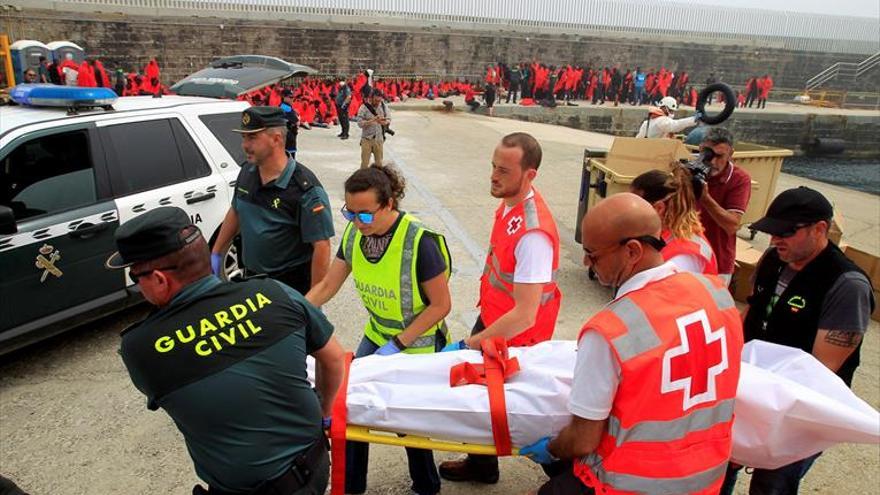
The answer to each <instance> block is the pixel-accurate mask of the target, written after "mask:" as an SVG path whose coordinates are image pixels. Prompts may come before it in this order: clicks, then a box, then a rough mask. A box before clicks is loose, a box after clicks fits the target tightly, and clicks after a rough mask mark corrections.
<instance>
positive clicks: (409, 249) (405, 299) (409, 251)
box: [400, 221, 422, 328]
mask: <svg viewBox="0 0 880 495" xmlns="http://www.w3.org/2000/svg"><path fill="white" fill-rule="evenodd" d="M421 228H422V224H420V223H417V222H415V221H411V222H409V225H408V226H407V229H406V237H404V238H403V257H402V259H401V262H400V310H401V313H402V314H403V326H404V328H406V327H408V326H409V325H410V324H411V323H412V322H413V320H415V319H416V315H415V314H414V312H413V279H412V277H413V257H414V256H415V239H416V234H418V233H419V230H420V229H421Z"/></svg>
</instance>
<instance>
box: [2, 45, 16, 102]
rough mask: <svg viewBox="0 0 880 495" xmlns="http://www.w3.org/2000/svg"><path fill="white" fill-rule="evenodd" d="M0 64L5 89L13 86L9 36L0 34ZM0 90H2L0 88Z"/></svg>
mask: <svg viewBox="0 0 880 495" xmlns="http://www.w3.org/2000/svg"><path fill="white" fill-rule="evenodd" d="M0 63H2V64H3V69H4V70H5V72H6V87H7V88H11V87H13V86H15V73H14V72H13V70H12V56H11V55H10V51H9V36H7V35H5V34H0ZM0 89H4V88H2V87H0Z"/></svg>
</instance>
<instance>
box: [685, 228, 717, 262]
mask: <svg viewBox="0 0 880 495" xmlns="http://www.w3.org/2000/svg"><path fill="white" fill-rule="evenodd" d="M691 241H693V242H694V243H696V245H697V246H698V247H699V248H700V254H701V255H702V256H703V257H704V258H706V261H712V255H713V254H714V253H713V252H712V246H710V245H709V243H708V242H706V239H703V236H700V235H697V234H694V235H692V236H691Z"/></svg>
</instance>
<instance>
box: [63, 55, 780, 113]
mask: <svg viewBox="0 0 880 495" xmlns="http://www.w3.org/2000/svg"><path fill="white" fill-rule="evenodd" d="M70 64H73V68H74V69H75V70H77V71H78V72H79V76H78V80H77V85H78V86H91V87H94V86H105V87H114V88H115V89H116V92H117V93H118V94H120V95H121V96H137V95H156V94H169V90H168V88H167V87H166V86H165V85H163V84H162V83H161V79H160V69H159V64H158V62H157V61H156V60H155V59H153V60H150V61H149V62H148V63H147V65H146V66H145V67H144V70H143V73H142V74H138V73H130V74H123V73H122V72H121V71H117V81H116V83H115V85H111V81H110V78H109V77H108V75H107V72H106V70H105V69H104V66H103V64H102V63H101V61H100V60H97V59H86V60H85V61H84V62H82V63H81V64H76V63H75V62H73V61H70V60H65V61H64V62H62V63H61V64H59V67H58V68H57V69H56V70H58V71H59V73H60V74H61V76H62V77H63V68H64V67H65V66H66V65H70ZM514 71H516V72H519V76H520V79H521V81H519V82H513V83H512V82H511V79H512V78H511V76H510V74H511V68H510V67H508V66H506V65H505V64H498V65H496V66H489V67H488V68H487V70H486V75H485V77H484V78H483V80H482V81H480V82H471V81H458V80H447V81H439V82H431V81H426V80H422V79H409V80H407V79H381V78H379V79H376V80H373V81H371V80H370V77H369V76H368V74H367V73H366V72H362V73H359V74H358V75H356V76H355V77H353V78H352V79H350V80H348V81H346V83H347V84H349V85H350V87H351V90H352V91H351V94H352V98H351V104H350V105H349V107H348V113H349V116H350V117H354V116H355V115H357V112H358V109H359V108H360V106H361V104H362V102H363V98H364V96H365V94H366V91H365V87H368V86H369V88H370V90H371V91H372V90H378V91H381V92H382V94H383V95H384V96H385V98H386V100H388V101H389V102H396V101H403V100H406V99H408V98H424V99H429V100H433V99H435V98H447V97H449V96H454V95H464V97H465V101H473V100H474V99H475V98H476V97H477V96H478V95H480V94H482V93H484V91H485V90H486V88H487V87H488V86H490V85H491V86H492V87H493V88H492V89H493V90H496V91H497V90H501V89H503V90H504V91H505V92H508V91H518V92H519V93H520V94H521V96H522V97H521V99H520V100H519V104H520V105H525V106H528V105H535V104H542V103H544V102H547V101H548V100H556V99H560V100H564V101H566V102H570V101H572V100H586V101H590V102H592V103H593V104H597V103H598V104H604V103H605V102H606V101H608V102H613V103H614V104H615V105H617V104H618V103H630V104H632V105H636V104H644V103H651V102H655V101H657V100H659V99H660V98H663V97H665V96H673V97H675V98H676V99H678V101H679V103H680V104H683V105H688V106H694V105H696V101H697V94H698V93H697V90H696V89H695V88H694V86H693V85H692V84H691V81H690V76H689V75H688V73H687V72H685V71H682V72H679V73H674V72H672V71H669V70H667V69H666V68H665V67H661V68H660V69H659V70H654V69H650V70H648V71H644V76H643V90H638V88H637V86H639V85H642V84H641V83H640V82H638V79H640V78H639V74H640V73H642V71H641V70H640V69H638V68H637V69H636V70H625V71H620V70H619V69H617V68H616V67H614V68H607V67H606V68H603V69H597V70H594V69H590V68H583V67H578V66H571V65H566V66H564V67H559V68H557V67H554V66H547V65H545V64H541V63H538V62H535V63H531V64H525V63H524V64H518V65H516V66H515V68H514ZM514 79H515V78H514ZM339 81H340V80H339V79H336V80H332V79H314V78H305V79H304V80H302V81H301V82H300V83H299V84H298V85H297V86H294V87H291V86H283V85H281V84H275V85H272V86H267V87H264V88H261V89H259V90H255V91H252V92H250V93H247V94H244V95H241V96H240V97H239V99H240V100H244V101H247V102H249V103H251V104H252V105H269V106H280V105H281V103H282V91H283V90H284V89H292V90H293V102H292V104H291V106H292V107H293V108H294V109H295V110H296V112H297V114H298V116H299V122H300V125H303V126H311V125H322V124H323V125H333V124H336V123H337V122H338V116H337V108H336V104H335V103H334V101H335V98H336V93H337V91H338V90H339ZM710 82H714V81H712V80H707V83H710ZM62 84H63V81H62ZM512 84H513V86H514V87H511V85H512ZM551 88H552V90H551ZM772 88H773V79H772V78H770V76H769V75H765V76H763V77H760V78H759V77H752V78H750V79H749V80H748V81H747V83H746V86H745V91H744V92H740V91H737V93H736V94H737V106H747V105H748V106H751V104H752V103H753V102H760V101H765V100H766V99H767V97H768V95H769V93H770V90H771V89H772ZM493 92H494V91H493ZM717 96H718V97H720V98H721V101H720V103H723V95H721V94H720V93H719V94H718V95H717ZM716 101H718V100H716Z"/></svg>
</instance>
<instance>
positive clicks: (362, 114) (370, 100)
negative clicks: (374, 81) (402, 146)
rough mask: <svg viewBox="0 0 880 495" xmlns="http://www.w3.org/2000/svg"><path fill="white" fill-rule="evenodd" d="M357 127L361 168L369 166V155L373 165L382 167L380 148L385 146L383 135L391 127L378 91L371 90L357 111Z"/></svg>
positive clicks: (381, 96) (385, 107)
mask: <svg viewBox="0 0 880 495" xmlns="http://www.w3.org/2000/svg"><path fill="white" fill-rule="evenodd" d="M357 116H358V123H357V124H358V127H360V128H361V168H367V167H369V166H370V155H373V158H374V163H375V164H376V165H378V166H380V167H381V166H382V146H383V144H385V133H386V132H387V131H388V130H390V129H388V126H389V125H391V119H390V115H389V113H388V107H387V106H386V105H385V101H384V95H383V94H382V92H381V91H379V90H376V89H374V90H372V91H371V92H370V94H369V96H367V98H366V99H365V100H364V104H363V105H361V108H360V109H359V110H358V113H357Z"/></svg>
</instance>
